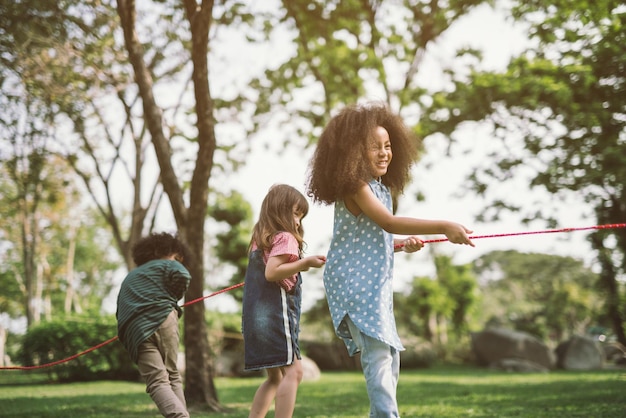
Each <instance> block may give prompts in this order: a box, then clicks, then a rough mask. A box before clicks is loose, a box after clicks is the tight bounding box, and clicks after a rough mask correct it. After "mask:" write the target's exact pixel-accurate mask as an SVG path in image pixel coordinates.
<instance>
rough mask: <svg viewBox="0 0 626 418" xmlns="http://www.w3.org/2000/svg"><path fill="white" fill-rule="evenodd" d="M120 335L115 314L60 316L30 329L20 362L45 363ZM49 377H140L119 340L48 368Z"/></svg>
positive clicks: (77, 379)
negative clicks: (93, 317) (109, 315)
mask: <svg viewBox="0 0 626 418" xmlns="http://www.w3.org/2000/svg"><path fill="white" fill-rule="evenodd" d="M115 335H117V324H116V322H115V318H114V317H100V318H99V319H98V320H97V321H95V320H93V319H92V318H91V317H80V316H74V317H67V318H58V319H55V320H52V321H48V322H42V323H39V324H37V325H35V326H32V327H30V328H29V329H28V332H27V333H26V335H24V337H23V340H22V352H21V358H20V359H19V360H20V363H21V364H22V365H24V366H41V365H45V364H48V363H52V362H54V361H58V360H63V359H66V358H69V357H72V356H74V355H76V354H78V353H81V352H83V351H85V350H88V349H89V348H91V347H94V346H96V345H98V344H100V343H102V342H104V341H106V340H108V339H109V338H111V337H114V336H115ZM43 370H45V371H46V372H47V373H48V375H49V377H51V378H54V379H56V380H60V381H83V380H97V379H127V380H135V379H137V378H138V377H139V375H138V372H137V369H136V366H135V365H134V364H133V363H132V361H131V360H130V356H129V355H128V353H127V352H126V350H125V349H124V346H123V345H122V344H121V343H120V342H119V341H117V340H116V341H113V342H112V343H109V344H106V345H104V346H102V347H100V348H98V349H97V350H94V351H91V352H89V353H87V354H85V355H82V356H79V357H77V358H75V359H72V360H71V361H68V362H65V363H62V364H59V365H55V366H52V367H48V368H44V369H43Z"/></svg>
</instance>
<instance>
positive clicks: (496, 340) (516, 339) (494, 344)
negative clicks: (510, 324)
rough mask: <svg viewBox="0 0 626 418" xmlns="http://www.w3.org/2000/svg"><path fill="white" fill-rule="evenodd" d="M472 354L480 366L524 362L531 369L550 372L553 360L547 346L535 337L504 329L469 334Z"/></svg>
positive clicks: (490, 329)
mask: <svg viewBox="0 0 626 418" xmlns="http://www.w3.org/2000/svg"><path fill="white" fill-rule="evenodd" d="M471 339H472V352H473V353H474V356H475V358H476V362H477V363H478V365H480V366H492V365H493V366H494V367H495V366H497V364H498V363H499V362H502V360H505V359H517V360H524V361H525V362H527V364H532V365H533V366H532V367H533V368H539V369H541V370H550V369H552V368H553V365H554V358H553V356H552V353H551V351H550V349H549V348H548V346H547V345H546V344H544V343H543V342H542V341H540V340H539V339H537V338H536V337H534V336H532V335H530V334H528V333H525V332H521V331H514V330H510V329H505V328H488V329H485V330H483V331H480V332H474V333H472V334H471Z"/></svg>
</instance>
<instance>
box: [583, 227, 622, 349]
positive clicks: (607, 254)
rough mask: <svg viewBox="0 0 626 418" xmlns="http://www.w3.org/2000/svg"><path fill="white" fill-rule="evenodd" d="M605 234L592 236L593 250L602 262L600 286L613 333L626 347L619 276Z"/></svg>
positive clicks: (598, 233)
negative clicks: (605, 243)
mask: <svg viewBox="0 0 626 418" xmlns="http://www.w3.org/2000/svg"><path fill="white" fill-rule="evenodd" d="M604 235H605V234H604V233H603V232H596V233H594V234H591V243H592V245H593V248H594V249H595V250H596V251H597V252H598V261H599V262H600V268H601V271H600V286H601V287H602V289H604V291H605V292H606V310H607V312H606V313H607V316H608V317H609V319H610V321H611V323H612V325H613V332H614V333H615V335H616V337H617V340H618V341H619V342H620V343H621V344H622V345H626V334H625V333H624V320H623V318H622V314H621V310H620V303H619V302H620V294H619V284H618V282H617V274H616V272H615V266H614V265H613V261H612V260H611V253H612V252H611V250H610V249H608V248H606V247H605V246H604Z"/></svg>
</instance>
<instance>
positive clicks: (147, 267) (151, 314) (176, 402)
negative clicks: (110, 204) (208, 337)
mask: <svg viewBox="0 0 626 418" xmlns="http://www.w3.org/2000/svg"><path fill="white" fill-rule="evenodd" d="M132 255H133V260H134V262H135V264H136V265H137V267H136V268H135V269H133V270H131V271H130V273H128V275H127V276H126V278H125V279H124V281H123V282H122V286H121V288H120V292H119V294H118V297H117V313H116V317H117V333H118V336H119V339H120V341H121V342H122V343H123V344H124V347H125V348H126V350H127V351H128V353H129V354H130V357H131V359H132V360H133V361H134V362H135V363H136V364H137V367H138V369H139V374H140V375H141V377H142V379H143V380H144V381H145V383H146V392H147V393H149V394H150V397H151V398H152V400H153V401H154V403H155V404H156V406H157V407H158V408H159V411H160V412H161V414H163V416H164V417H171V418H174V417H176V418H178V417H185V418H187V417H189V412H187V406H186V402H185V395H184V393H183V384H182V379H181V376H180V373H179V372H178V368H177V366H176V359H177V357H178V344H179V334H178V319H179V318H180V316H182V309H181V308H180V307H179V306H178V304H177V302H178V300H180V299H181V298H182V297H183V296H184V295H185V292H187V288H188V287H189V282H190V280H191V275H190V274H189V271H187V269H186V268H185V266H184V265H183V264H182V263H184V262H185V261H188V252H187V249H186V248H185V246H184V244H183V243H182V242H181V241H180V240H179V239H178V238H176V237H175V236H173V235H170V234H168V233H165V232H163V233H154V234H151V235H149V236H147V237H144V238H142V239H141V240H139V241H138V242H137V243H136V244H135V246H134V247H133V250H132Z"/></svg>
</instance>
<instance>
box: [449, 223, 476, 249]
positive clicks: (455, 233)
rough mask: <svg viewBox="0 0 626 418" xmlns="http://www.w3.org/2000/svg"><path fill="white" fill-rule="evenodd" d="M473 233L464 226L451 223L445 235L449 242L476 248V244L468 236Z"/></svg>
mask: <svg viewBox="0 0 626 418" xmlns="http://www.w3.org/2000/svg"><path fill="white" fill-rule="evenodd" d="M472 232H473V231H472V230H470V229H467V228H466V227H464V226H463V225H460V224H457V223H454V222H450V225H449V226H448V228H446V233H445V234H446V237H448V240H449V241H450V242H451V243H453V244H465V245H471V246H472V247H475V245H474V243H473V242H472V241H471V240H470V239H469V237H468V236H467V234H471V233H472Z"/></svg>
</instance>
